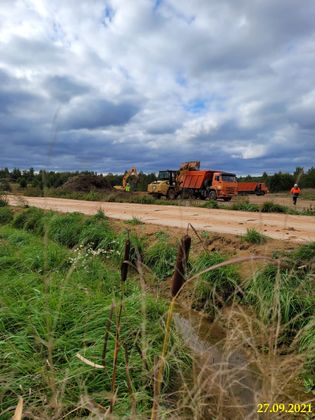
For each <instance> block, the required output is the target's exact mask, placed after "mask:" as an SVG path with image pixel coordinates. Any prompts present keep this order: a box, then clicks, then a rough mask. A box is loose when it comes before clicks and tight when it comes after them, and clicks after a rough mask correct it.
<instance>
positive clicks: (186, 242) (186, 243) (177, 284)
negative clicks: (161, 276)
mask: <svg viewBox="0 0 315 420" xmlns="http://www.w3.org/2000/svg"><path fill="white" fill-rule="evenodd" d="M190 245H191V237H190V236H189V235H184V236H183V237H182V239H181V241H180V245H179V249H178V253H177V258H176V266H175V272H174V275H173V280H172V296H173V297H174V296H176V295H177V293H178V291H179V290H180V289H181V287H182V285H183V283H184V281H185V274H186V269H187V262H188V256H189V250H190Z"/></svg>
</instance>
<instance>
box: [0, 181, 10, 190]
mask: <svg viewBox="0 0 315 420" xmlns="http://www.w3.org/2000/svg"><path fill="white" fill-rule="evenodd" d="M0 191H5V192H10V191H11V185H10V183H9V182H8V180H7V179H0Z"/></svg>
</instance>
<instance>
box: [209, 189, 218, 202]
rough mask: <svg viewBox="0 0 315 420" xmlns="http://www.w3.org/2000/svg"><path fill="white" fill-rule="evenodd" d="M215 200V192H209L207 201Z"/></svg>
mask: <svg viewBox="0 0 315 420" xmlns="http://www.w3.org/2000/svg"><path fill="white" fill-rule="evenodd" d="M216 199H217V193H216V192H215V191H213V190H212V191H210V192H209V200H216Z"/></svg>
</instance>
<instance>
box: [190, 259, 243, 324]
mask: <svg viewBox="0 0 315 420" xmlns="http://www.w3.org/2000/svg"><path fill="white" fill-rule="evenodd" d="M225 260H226V258H225V257H224V256H223V255H221V254H220V253H219V252H212V253H207V252H203V253H202V254H201V255H199V257H198V258H197V259H196V261H194V263H193V264H192V270H191V275H195V274H197V273H199V272H201V271H203V270H206V269H207V268H209V267H211V266H213V265H215V264H219V263H221V262H224V261H225ZM239 282H240V276H239V274H238V272H237V270H236V268H235V266H233V265H228V266H225V267H222V268H218V269H216V270H213V271H208V272H207V273H204V274H201V275H200V277H199V278H198V281H197V284H196V288H195V300H194V307H195V308H196V309H203V310H205V311H206V312H207V313H208V314H209V315H211V316H212V317H213V316H214V315H215V312H216V310H218V309H220V308H222V306H223V305H225V304H227V303H228V301H229V299H230V298H231V297H233V295H234V293H235V291H236V287H237V285H238V284H239Z"/></svg>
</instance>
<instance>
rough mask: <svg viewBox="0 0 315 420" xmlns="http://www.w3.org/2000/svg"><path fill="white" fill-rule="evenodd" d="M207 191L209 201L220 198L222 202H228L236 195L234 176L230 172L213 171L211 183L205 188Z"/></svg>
mask: <svg viewBox="0 0 315 420" xmlns="http://www.w3.org/2000/svg"><path fill="white" fill-rule="evenodd" d="M209 180H211V178H210V179H209ZM207 189H208V191H209V195H208V197H209V198H210V199H213V200H216V199H217V198H221V199H223V200H224V201H230V200H231V199H232V197H234V196H236V195H237V180H236V175H235V174H233V173H230V172H219V171H215V172H214V173H213V176H212V182H211V184H209V185H208V186H207Z"/></svg>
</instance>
